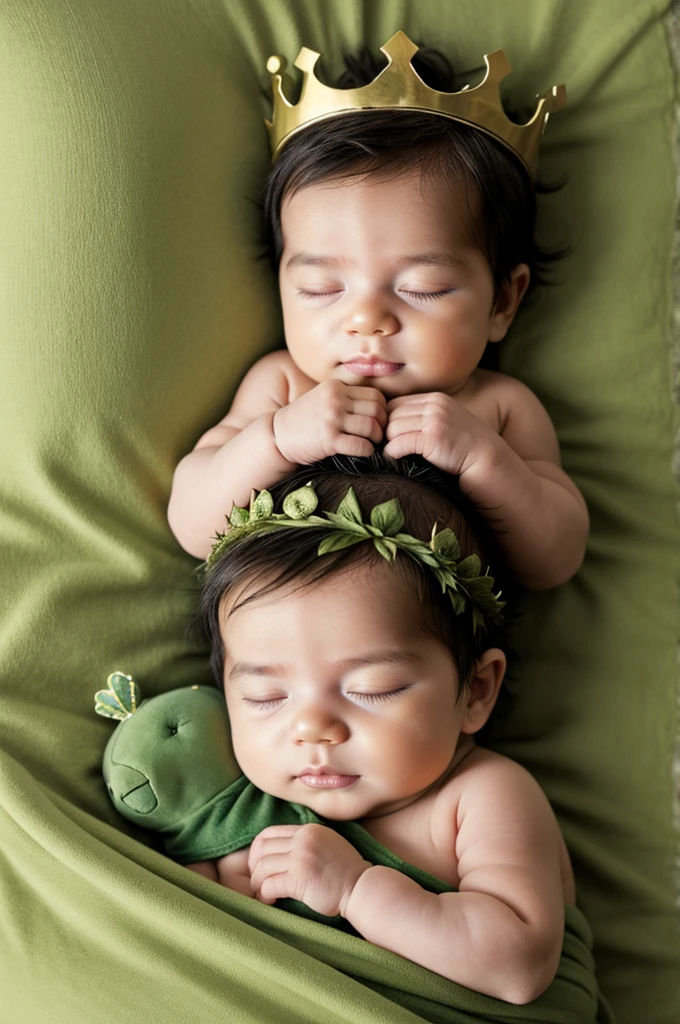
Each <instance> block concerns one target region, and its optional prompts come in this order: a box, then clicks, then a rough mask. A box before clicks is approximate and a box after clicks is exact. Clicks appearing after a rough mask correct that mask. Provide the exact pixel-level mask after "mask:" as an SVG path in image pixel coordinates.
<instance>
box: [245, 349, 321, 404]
mask: <svg viewBox="0 0 680 1024" xmlns="http://www.w3.org/2000/svg"><path fill="white" fill-rule="evenodd" d="M313 384H314V382H313V381H310V380H309V378H308V377H306V376H305V374H304V373H302V371H301V370H299V369H298V367H297V366H296V365H295V363H294V362H293V360H292V359H291V357H290V353H289V352H288V351H287V350H286V349H276V350H275V351H274V352H267V354H266V355H264V356H262V357H261V358H260V359H258V360H257V362H256V363H253V365H252V366H251V367H250V369H249V370H248V372H247V374H246V375H245V377H244V378H243V380H242V382H241V385H240V387H239V390H238V392H237V394H236V398H235V399H234V406H233V407H232V412H233V411H234V408H235V409H236V410H237V411H240V410H241V409H242V407H250V406H251V405H253V404H255V405H256V406H257V408H258V410H259V412H262V411H263V410H262V409H259V406H260V405H261V404H262V403H263V402H265V403H266V404H267V408H269V405H270V404H271V405H272V407H273V408H280V407H281V406H283V405H289V404H290V403H291V402H294V401H295V399H296V398H299V397H300V395H303V394H304V393H305V392H306V391H309V389H310V387H313ZM264 411H266V410H264Z"/></svg>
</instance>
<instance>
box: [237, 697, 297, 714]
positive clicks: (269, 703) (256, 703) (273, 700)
mask: <svg viewBox="0 0 680 1024" xmlns="http://www.w3.org/2000/svg"><path fill="white" fill-rule="evenodd" d="M285 699H286V698H285V697H269V698H268V699H267V700H255V699H254V698H252V697H243V703H244V704H247V705H248V707H251V708H257V709H258V711H270V710H271V709H272V708H273V707H275V706H276V705H277V704H280V703H281V701H283V700H285Z"/></svg>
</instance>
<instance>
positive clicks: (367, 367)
mask: <svg viewBox="0 0 680 1024" xmlns="http://www.w3.org/2000/svg"><path fill="white" fill-rule="evenodd" d="M342 365H343V366H344V368H345V369H346V370H348V371H349V372H350V373H353V374H355V375H356V376H357V377H391V376H392V374H394V373H398V372H399V370H402V369H403V367H404V363H392V362H390V361H389V360H387V359H369V358H367V357H362V356H355V357H354V358H353V359H350V360H349V362H346V363H343V364H342Z"/></svg>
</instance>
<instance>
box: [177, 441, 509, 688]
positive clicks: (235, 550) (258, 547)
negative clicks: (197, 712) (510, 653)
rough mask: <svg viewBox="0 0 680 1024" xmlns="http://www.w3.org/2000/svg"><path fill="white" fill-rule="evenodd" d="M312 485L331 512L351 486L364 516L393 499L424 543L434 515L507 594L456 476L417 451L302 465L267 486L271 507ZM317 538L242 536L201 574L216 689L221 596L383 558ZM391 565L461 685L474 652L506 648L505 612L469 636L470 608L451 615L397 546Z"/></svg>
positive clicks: (259, 592) (243, 599)
mask: <svg viewBox="0 0 680 1024" xmlns="http://www.w3.org/2000/svg"><path fill="white" fill-rule="evenodd" d="M310 481H311V482H312V483H313V484H314V487H315V489H316V493H317V495H318V497H319V508H320V509H322V510H324V511H331V512H334V511H335V510H336V508H337V507H338V505H339V504H340V501H341V500H342V498H343V497H344V495H345V493H346V492H347V489H348V487H350V486H352V487H353V488H354V490H355V493H356V495H357V498H358V500H359V504H360V506H361V509H362V512H363V515H364V520H366V519H367V517H368V514H369V511H370V509H371V508H373V507H374V506H375V505H377V504H380V503H382V502H384V501H387V500H389V499H390V498H397V499H398V500H399V502H400V504H401V507H402V510H403V512H404V516H405V520H406V522H405V525H404V527H403V532H405V533H410V534H412V535H413V536H415V537H418V538H420V539H423V540H429V539H430V535H431V533H432V526H433V524H434V523H435V521H436V522H437V523H438V526H439V528H440V529H443V528H444V527H446V526H449V527H451V529H453V531H454V533H455V534H456V535H457V537H458V540H459V543H460V547H461V554H462V556H463V557H466V556H467V555H469V554H473V553H475V554H477V555H479V557H480V559H481V561H482V571H484V568H486V567H487V566H488V567H490V574H491V575H492V576H493V577H494V582H495V587H494V591H496V590H497V589H503V590H505V587H506V585H509V581H508V580H506V578H505V576H504V575H503V576H502V575H501V574H502V561H501V558H500V555H499V553H498V550H497V547H496V544H495V541H494V538H493V536H492V535H491V531H490V530H489V529H488V527H487V526H486V524H485V523H484V521H483V520H482V519H481V517H480V515H479V513H478V512H477V511H476V510H475V508H474V507H473V506H472V505H471V504H470V502H469V501H468V500H467V499H466V498H465V496H464V495H463V494H462V492H461V490H460V487H459V485H458V481H457V478H455V477H451V476H449V475H448V474H446V473H442V472H441V471H440V470H438V469H436V468H435V467H433V466H431V465H430V464H429V463H427V462H425V460H423V459H421V458H420V457H419V456H412V457H407V458H404V459H400V460H398V461H395V460H393V459H389V458H386V457H384V456H382V455H374V456H371V457H370V458H365V459H358V458H351V457H349V456H334V457H333V458H330V459H324V460H323V461H322V462H318V463H314V464H313V465H311V466H303V467H300V469H299V470H297V471H296V472H295V473H293V474H292V475H291V476H289V477H287V478H286V479H285V480H283V481H282V482H281V483H279V484H278V485H277V486H275V487H272V488H271V494H272V497H273V498H274V502H275V510H276V511H281V505H282V501H283V499H284V498H285V496H286V495H287V494H289V493H290V492H291V491H294V490H296V489H297V488H298V487H302V486H304V485H305V484H307V483H309V482H310ZM325 536H326V534H325V532H324V531H323V530H319V529H314V528H313V527H308V528H306V529H304V530H303V529H300V530H281V531H278V532H271V533H265V534H261V535H259V536H254V537H251V538H244V540H243V541H242V542H240V543H238V544H234V545H233V547H231V548H229V549H228V553H227V555H226V556H225V557H223V558H222V559H221V560H220V561H219V562H217V563H216V564H215V566H214V567H213V568H212V569H211V570H210V571H209V572H208V574H207V576H206V579H205V583H204V586H203V591H202V594H201V600H200V605H199V611H198V616H197V625H199V627H200V628H201V629H202V631H203V633H204V635H205V636H206V637H207V639H208V641H209V643H210V648H211V664H212V668H213V672H214V674H215V679H216V682H217V684H218V686H220V687H221V685H222V676H223V671H224V646H223V642H222V636H221V633H220V609H221V606H222V602H223V599H224V598H225V597H226V596H227V595H228V594H230V593H236V595H237V603H236V605H235V607H241V606H243V605H245V604H247V603H248V602H249V601H252V600H254V599H255V598H258V597H262V596H264V595H266V594H272V593H275V592H276V591H277V590H279V589H281V588H288V587H293V588H303V587H306V586H309V585H310V584H313V583H315V582H316V581H318V580H321V579H323V578H324V577H326V576H328V575H330V574H331V573H333V572H338V571H346V570H349V569H352V568H355V567H357V566H359V565H362V566H365V565H372V564H376V565H377V564H379V563H381V562H383V559H382V557H381V555H380V554H379V553H378V552H377V551H376V550H375V548H374V546H373V545H372V544H368V543H364V544H357V545H355V546H354V547H351V548H345V549H343V550H341V551H336V552H332V553H329V554H325V555H323V556H319V555H318V554H317V549H318V546H319V543H320V541H321V540H322V539H323V537H325ZM491 566H493V568H491ZM391 569H392V570H393V571H394V572H395V586H399V585H402V586H407V587H408V588H410V589H413V590H414V591H415V593H416V594H417V597H418V604H419V608H420V610H421V613H422V627H423V628H424V629H425V630H427V631H428V632H429V633H431V634H432V635H433V636H434V637H435V638H436V639H438V640H440V641H441V642H442V643H444V644H445V645H446V646H447V647H448V648H449V650H450V651H451V654H452V656H453V659H454V661H455V664H456V667H457V669H458V674H459V677H460V680H461V684H462V685H461V691H462V690H463V688H464V686H465V685H466V684H467V683H468V682H469V681H470V679H471V678H472V675H473V670H474V665H475V662H476V660H477V659H478V658H479V657H480V656H481V654H482V653H483V652H484V651H485V650H487V649H488V648H490V647H501V648H503V647H505V624H504V618H503V616H502V615H497V616H495V617H493V618H491V619H487V620H486V628H485V629H478V630H477V631H476V632H475V630H474V628H473V623H472V611H471V608H470V607H469V606H468V607H466V609H465V611H464V612H463V613H462V614H461V615H455V614H454V612H453V609H452V607H451V602H450V599H449V597H448V595H447V594H442V591H441V587H440V585H439V583H438V582H437V580H436V579H435V577H434V574H433V573H432V572H431V571H430V570H429V569H428V568H426V567H425V566H423V565H421V564H420V563H419V562H416V561H414V560H413V559H411V558H409V557H408V555H406V554H404V553H403V552H400V553H399V554H398V555H397V558H396V560H395V562H394V563H393V565H392V567H391ZM504 596H505V593H504ZM232 610H233V609H232Z"/></svg>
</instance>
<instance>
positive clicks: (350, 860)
mask: <svg viewBox="0 0 680 1024" xmlns="http://www.w3.org/2000/svg"><path fill="white" fill-rule="evenodd" d="M370 867H371V865H370V864H369V862H368V861H366V860H364V859H363V858H362V857H361V856H360V855H359V854H358V853H357V851H356V850H355V849H354V847H353V846H351V845H350V843H348V842H347V840H346V839H343V838H342V836H339V835H338V834H337V832H334V831H333V830H332V829H330V828H327V827H326V826H325V825H272V826H270V827H269V828H265V829H263V830H262V832H260V834H259V835H258V836H257V837H256V838H255V840H254V841H253V843H252V845H251V847H250V853H249V856H248V868H249V869H250V884H251V885H252V888H253V893H254V894H255V896H256V897H257V899H259V900H261V901H262V903H274V901H275V900H278V899H283V898H284V897H288V898H289V899H294V900H300V902H302V903H306V904H307V906H308V907H311V908H312V910H316V912H317V913H318V914H326V915H327V916H328V917H334V916H335V915H336V914H342V913H343V912H344V909H345V907H346V906H347V902H348V900H349V898H350V896H351V894H352V890H353V889H354V886H355V885H356V883H357V880H358V879H359V878H360V876H361V875H363V873H364V871H367V870H368V869H369V868H370Z"/></svg>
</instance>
